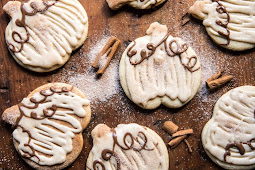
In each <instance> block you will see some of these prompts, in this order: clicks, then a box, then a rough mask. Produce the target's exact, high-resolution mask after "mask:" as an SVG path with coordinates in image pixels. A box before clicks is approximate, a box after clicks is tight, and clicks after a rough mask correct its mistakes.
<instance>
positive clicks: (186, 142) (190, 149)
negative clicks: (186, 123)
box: [184, 139, 192, 153]
mask: <svg viewBox="0 0 255 170" xmlns="http://www.w3.org/2000/svg"><path fill="white" fill-rule="evenodd" d="M184 142H185V144H186V145H187V147H188V149H189V152H190V153H192V148H191V146H190V144H189V142H188V140H187V139H184Z"/></svg>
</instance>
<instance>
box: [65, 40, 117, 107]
mask: <svg viewBox="0 0 255 170" xmlns="http://www.w3.org/2000/svg"><path fill="white" fill-rule="evenodd" d="M109 39H110V37H109V36H104V37H102V38H101V39H100V40H98V41H97V43H96V44H95V45H94V46H93V47H91V50H90V51H89V53H81V56H82V59H81V62H80V63H79V65H81V66H82V65H86V66H87V67H86V68H84V69H83V71H84V72H83V73H79V74H77V73H75V74H72V73H70V72H68V74H70V76H67V77H66V80H65V81H66V82H67V83H69V84H72V85H74V86H76V87H78V88H79V89H80V90H82V91H83V92H84V94H85V95H86V97H87V98H88V99H89V100H90V101H91V102H92V103H93V102H95V101H101V102H106V101H107V100H109V99H110V98H111V97H112V96H113V95H115V94H116V93H117V92H118V89H119V83H118V82H119V78H118V77H119V75H118V62H117V61H111V62H110V64H109V66H108V67H107V69H106V71H105V72H104V74H103V75H102V76H101V77H97V76H96V69H94V68H93V67H92V66H91V65H92V64H93V63H94V61H95V59H96V57H97V55H98V54H99V53H100V51H101V50H102V49H103V47H104V46H105V44H106V43H107V41H108V40H109ZM105 58H106V57H105V56H102V58H101V59H100V60H105ZM100 60H99V61H100ZM105 63H106V62H104V64H105ZM99 65H100V68H101V67H102V66H101V65H102V64H100V63H99Z"/></svg>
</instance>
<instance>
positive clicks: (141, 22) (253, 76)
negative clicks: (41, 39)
mask: <svg viewBox="0 0 255 170" xmlns="http://www.w3.org/2000/svg"><path fill="white" fill-rule="evenodd" d="M194 1H195V0H167V2H165V3H164V4H162V5H161V6H160V7H157V8H156V9H154V10H145V11H141V10H134V9H132V8H130V7H123V8H121V9H120V10H118V11H111V10H110V9H109V8H108V6H107V4H106V2H105V1H104V0H96V1H94V0H80V2H81V3H82V5H83V6H84V8H85V9H86V11H87V14H88V17H89V34H88V39H87V40H86V42H85V44H84V45H83V46H82V47H81V48H80V49H79V50H77V51H75V52H74V53H73V55H72V57H71V59H70V60H69V61H68V62H67V64H66V65H65V66H63V67H62V68H60V69H58V70H56V71H53V72H51V73H46V74H39V73H33V72H30V71H28V70H26V69H23V68H22V67H21V66H19V65H18V64H17V63H16V62H15V61H14V59H13V58H12V57H11V55H10V53H9V52H8V50H7V46H6V44H5V40H4V31H5V28H6V25H7V24H8V22H9V19H8V17H7V15H6V14H4V12H3V10H2V8H1V9H0V23H1V26H0V35H1V36H0V103H1V104H0V113H2V112H3V111H4V110H5V109H6V108H8V107H10V106H12V105H15V104H17V103H19V102H20V101H21V100H22V99H23V97H25V96H27V95H28V93H29V92H30V91H32V90H33V89H35V88H37V87H38V86H40V85H43V84H45V83H48V82H58V81H64V82H68V81H65V80H68V79H69V78H70V77H72V76H74V77H75V76H76V74H82V73H84V72H86V71H87V70H89V69H91V66H90V65H86V63H88V62H87V60H88V58H89V57H88V55H89V54H91V53H90V50H91V49H92V48H93V47H94V46H95V45H96V44H97V43H98V42H99V41H100V39H102V37H104V36H110V35H115V36H117V37H118V38H119V39H120V40H121V41H122V44H121V47H120V48H119V50H118V53H117V55H116V56H115V57H114V59H113V61H114V62H118V61H119V60H120V57H121V53H122V52H123V51H124V49H125V47H126V45H127V44H128V40H134V39H135V38H137V37H140V36H143V35H144V34H145V31H146V29H147V28H148V26H149V25H150V23H152V22H155V21H158V22H160V23H162V24H165V25H167V27H168V28H169V31H170V33H171V34H172V35H173V36H178V37H181V38H183V39H184V40H185V41H186V42H188V44H189V45H190V46H191V47H193V48H194V50H195V51H196V52H197V54H198V57H199V59H200V62H201V64H202V71H203V82H202V86H201V89H200V92H199V93H198V94H197V95H196V96H195V97H194V99H192V100H191V102H189V103H188V104H187V105H185V106H184V107H182V108H180V109H168V108H166V107H163V106H161V107H159V108H157V109H155V110H152V111H147V110H143V109H140V108H138V107H137V106H136V105H135V104H133V103H132V102H131V101H130V100H129V99H127V97H126V96H125V94H124V92H123V91H122V89H121V88H120V86H119V84H118V83H117V85H116V87H117V88H118V90H116V93H113V94H112V95H111V96H110V97H109V98H108V99H107V101H100V100H92V102H91V104H92V113H93V118H92V121H91V123H90V124H89V126H88V128H87V129H86V130H85V131H84V132H83V137H84V147H83V150H82V152H81V154H80V156H79V157H78V158H77V160H76V161H75V162H74V163H73V164H72V165H71V166H70V167H69V169H85V167H86V159H87V156H88V153H89V151H90V149H91V147H92V138H91V135H90V132H91V130H92V129H93V128H94V127H95V126H96V125H97V124H99V123H106V124H107V125H109V126H111V127H115V126H116V125H117V124H119V123H131V122H136V123H139V124H142V125H145V126H148V127H150V128H152V129H153V130H155V131H156V132H157V133H158V134H160V136H161V137H162V138H163V140H164V141H165V142H166V143H167V142H168V141H169V137H168V135H167V134H166V133H165V132H164V131H163V130H162V129H161V128H160V125H154V123H155V122H160V121H159V120H172V121H174V122H175V123H176V124H177V125H179V127H181V128H184V129H187V128H193V129H194V135H193V136H191V137H190V138H189V139H188V141H189V142H190V143H191V145H192V148H193V150H194V152H193V153H188V151H187V148H186V146H185V145H184V143H181V144H180V145H179V146H178V147H177V148H176V149H173V150H170V149H169V155H170V169H220V167H218V166H216V165H215V164H214V163H213V162H212V161H211V160H210V159H209V158H208V156H207V155H206V154H205V152H204V150H203V147H202V144H201V139H200V135H201V131H202V129H203V126H204V125H205V123H206V122H207V121H208V120H209V119H210V117H211V115H212V109H213V106H214V104H215V103H216V101H217V99H218V98H219V97H220V96H221V95H223V94H224V93H225V92H227V91H228V90H230V89H232V88H234V87H238V86H241V85H255V70H254V67H255V51H254V49H253V50H249V51H246V52H240V53H235V52H231V51H227V50H224V49H222V48H220V47H218V46H217V45H215V44H214V43H213V42H212V40H211V39H210V38H209V36H208V35H207V34H206V32H205V29H204V27H203V26H202V24H201V22H200V21H197V20H195V19H194V18H192V19H191V21H190V22H189V23H187V24H186V25H184V26H182V23H181V18H182V16H183V15H185V13H186V12H187V10H188V8H189V7H190V6H191V5H192V4H193V3H194ZM6 2H7V0H1V1H0V5H1V7H2V6H3V5H4V4H5V3H6ZM98 52H99V51H98ZM110 67H111V65H110ZM219 69H224V70H225V73H226V74H231V75H233V76H234V79H233V80H232V81H231V82H230V83H228V84H227V85H226V86H224V87H223V88H221V89H219V90H217V91H215V92H213V93H211V92H208V90H207V89H206V87H205V83H204V80H206V79H207V78H208V77H209V76H210V75H212V74H213V73H214V72H216V71H217V70H219ZM117 71H118V69H116V70H115V72H117ZM83 81H86V76H84V80H83ZM80 84H81V83H80ZM109 84H111V83H109ZM83 88H85V87H83ZM105 88H109V87H108V84H107V83H106V84H105ZM12 131H13V129H12V128H11V126H9V125H7V124H5V123H4V122H3V121H2V120H1V124H0V143H1V144H0V169H1V168H3V169H29V167H28V165H26V163H25V162H24V161H23V160H22V159H21V157H20V156H19V155H18V153H17V152H16V151H15V149H14V146H13V144H12V136H11V134H12Z"/></svg>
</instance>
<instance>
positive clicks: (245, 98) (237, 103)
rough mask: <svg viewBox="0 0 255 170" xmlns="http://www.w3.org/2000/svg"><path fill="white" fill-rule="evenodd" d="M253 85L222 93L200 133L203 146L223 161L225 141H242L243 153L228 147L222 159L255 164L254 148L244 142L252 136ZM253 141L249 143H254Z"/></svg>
mask: <svg viewBox="0 0 255 170" xmlns="http://www.w3.org/2000/svg"><path fill="white" fill-rule="evenodd" d="M254 112H255V87H254V86H242V87H238V88H235V89H233V90H231V91H229V92H228V93H226V94H224V95H223V96H222V97H221V98H220V99H219V101H218V102H217V103H216V105H215V108H214V113H213V116H212V119H210V121H209V122H208V123H207V124H206V126H205V127H204V129H203V133H202V140H203V146H204V148H205V149H206V150H207V151H209V153H210V154H211V155H212V156H214V157H216V158H217V159H218V160H220V161H223V162H224V154H225V148H226V146H227V144H229V143H234V142H236V143H246V144H242V146H243V147H244V149H245V153H244V154H243V155H241V154H240V153H239V151H238V149H237V148H235V147H232V148H231V149H230V156H226V162H227V163H230V164H234V165H252V164H255V150H253V149H251V148H250V147H249V146H248V144H247V142H249V141H250V140H251V139H253V138H255V131H254V127H255V115H254ZM254 142H255V141H253V142H252V145H253V146H255V143H254Z"/></svg>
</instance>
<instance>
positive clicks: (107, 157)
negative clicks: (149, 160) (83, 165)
mask: <svg viewBox="0 0 255 170" xmlns="http://www.w3.org/2000/svg"><path fill="white" fill-rule="evenodd" d="M111 131H112V138H113V148H112V150H110V149H104V150H103V151H102V153H101V157H102V159H103V160H104V161H110V159H111V158H112V157H114V158H115V159H116V163H117V167H115V168H116V169H117V170H120V169H121V165H120V158H119V157H118V155H117V154H116V152H114V149H115V146H116V145H117V146H119V147H120V148H121V149H122V150H131V149H133V150H134V151H136V152H140V151H142V150H146V151H152V150H154V149H155V148H151V149H149V148H146V145H147V142H148V139H147V136H146V135H145V134H144V133H143V132H141V131H140V132H138V134H137V136H136V137H134V136H133V135H132V134H131V133H130V132H127V133H125V135H124V137H123V143H124V146H122V145H120V144H119V142H118V138H117V134H116V131H115V130H114V129H111ZM138 137H140V138H142V139H143V140H144V143H143V144H141V143H140V142H139V140H138ZM128 139H130V141H131V142H130V143H128V142H127V140H128ZM135 141H136V142H137V143H138V144H139V145H140V147H139V148H135V147H134V146H133V145H134V143H135ZM97 166H100V167H101V168H102V169H103V170H105V165H104V163H103V162H102V161H100V160H95V161H94V162H93V169H94V170H96V169H97Z"/></svg>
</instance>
